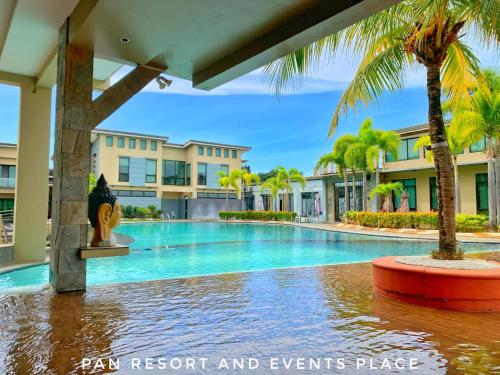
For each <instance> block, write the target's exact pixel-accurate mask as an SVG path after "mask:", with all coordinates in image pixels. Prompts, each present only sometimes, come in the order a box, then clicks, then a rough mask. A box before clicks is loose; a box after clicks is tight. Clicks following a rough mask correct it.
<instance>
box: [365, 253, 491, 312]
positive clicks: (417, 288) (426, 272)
mask: <svg viewBox="0 0 500 375" xmlns="http://www.w3.org/2000/svg"><path fill="white" fill-rule="evenodd" d="M396 258H397V257H394V256H391V257H383V258H378V259H375V260H374V261H373V262H372V264H373V288H374V292H375V294H377V295H380V296H384V297H387V298H392V299H395V300H399V301H402V302H407V303H412V304H415V305H421V306H427V307H434V308H438V309H447V310H458V311H470V312H499V311H500V268H496V269H480V270H463V269H455V268H437V267H429V266H415V265H409V264H403V263H398V262H396V261H395V259H396Z"/></svg>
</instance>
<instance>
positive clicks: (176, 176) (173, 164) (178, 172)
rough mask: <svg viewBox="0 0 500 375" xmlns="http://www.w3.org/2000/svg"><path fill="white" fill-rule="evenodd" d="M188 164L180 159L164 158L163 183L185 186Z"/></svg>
mask: <svg viewBox="0 0 500 375" xmlns="http://www.w3.org/2000/svg"><path fill="white" fill-rule="evenodd" d="M185 171H186V164H185V162H183V161H178V160H163V179H162V184H163V185H177V186H184V184H185V179H184V174H185Z"/></svg>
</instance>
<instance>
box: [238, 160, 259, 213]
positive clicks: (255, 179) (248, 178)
mask: <svg viewBox="0 0 500 375" xmlns="http://www.w3.org/2000/svg"><path fill="white" fill-rule="evenodd" d="M238 172H239V177H240V184H241V211H244V210H245V199H244V194H245V187H246V186H252V185H254V184H255V185H258V184H259V183H260V177H259V176H258V175H256V174H255V173H251V172H249V171H248V169H246V168H243V169H241V170H240V171H238Z"/></svg>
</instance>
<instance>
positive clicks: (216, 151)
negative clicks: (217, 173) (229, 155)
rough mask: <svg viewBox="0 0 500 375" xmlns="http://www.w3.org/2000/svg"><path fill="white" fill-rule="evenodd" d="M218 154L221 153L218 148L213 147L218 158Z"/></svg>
mask: <svg viewBox="0 0 500 375" xmlns="http://www.w3.org/2000/svg"><path fill="white" fill-rule="evenodd" d="M220 155H221V153H220V148H216V149H215V156H216V157H218V158H220Z"/></svg>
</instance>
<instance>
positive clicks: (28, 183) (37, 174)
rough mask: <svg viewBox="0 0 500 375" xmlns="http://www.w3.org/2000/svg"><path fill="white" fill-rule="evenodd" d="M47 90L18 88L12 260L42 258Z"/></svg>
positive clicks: (46, 179) (46, 177)
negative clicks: (19, 89)
mask: <svg viewBox="0 0 500 375" xmlns="http://www.w3.org/2000/svg"><path fill="white" fill-rule="evenodd" d="M50 106H51V90H50V89H46V88H39V89H38V90H36V92H35V93H33V87H32V86H30V87H25V86H22V87H21V106H20V114H19V137H18V139H19V141H18V147H17V169H16V171H17V172H16V198H15V217H14V257H15V261H16V262H23V263H24V262H40V261H43V260H44V259H45V247H46V241H47V214H48V200H49V144H50Z"/></svg>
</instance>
